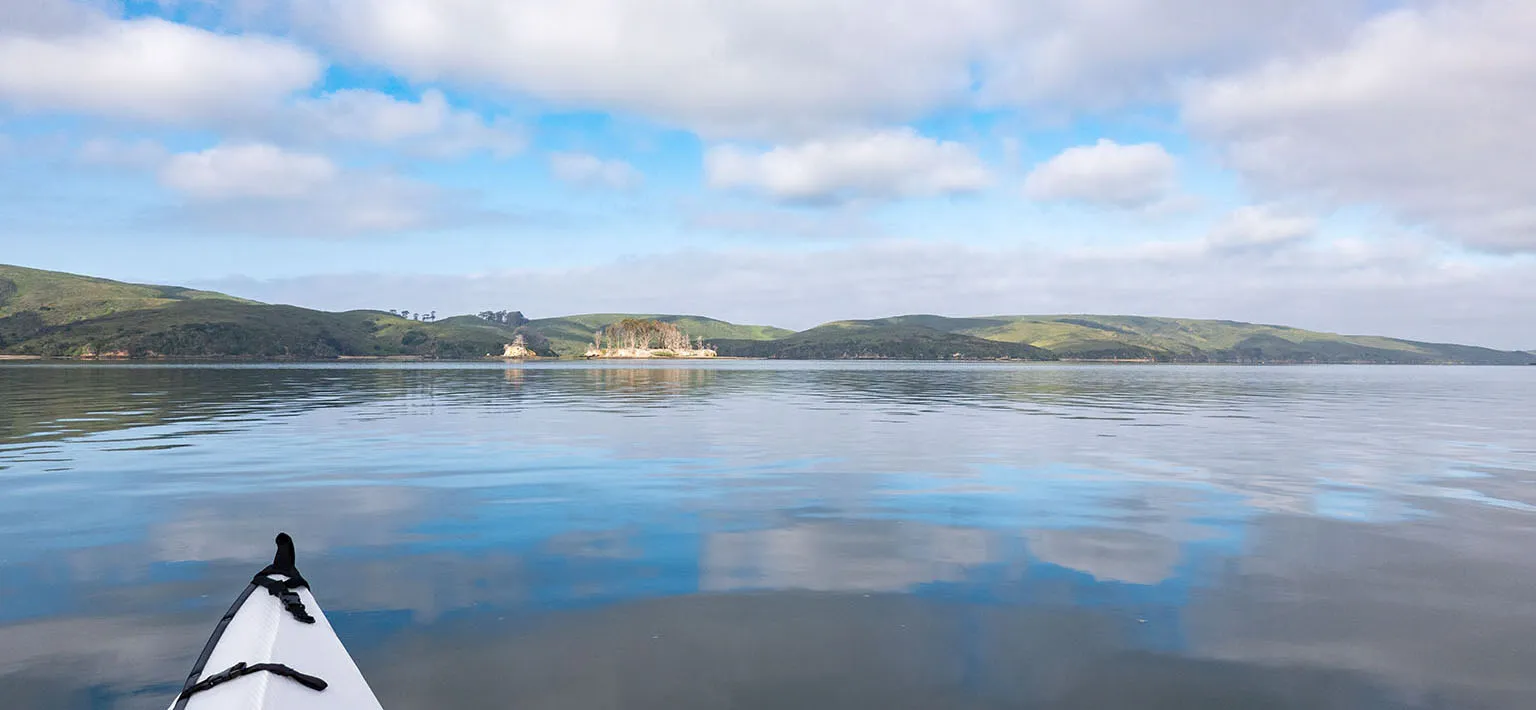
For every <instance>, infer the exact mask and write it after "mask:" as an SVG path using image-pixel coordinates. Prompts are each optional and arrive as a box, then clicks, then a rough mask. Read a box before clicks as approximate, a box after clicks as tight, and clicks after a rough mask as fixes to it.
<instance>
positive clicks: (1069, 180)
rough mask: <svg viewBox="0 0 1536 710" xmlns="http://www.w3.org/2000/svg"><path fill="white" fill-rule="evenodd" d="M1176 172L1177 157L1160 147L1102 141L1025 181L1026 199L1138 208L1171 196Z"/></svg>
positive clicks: (1043, 166)
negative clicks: (1175, 158) (1175, 159)
mask: <svg viewBox="0 0 1536 710" xmlns="http://www.w3.org/2000/svg"><path fill="white" fill-rule="evenodd" d="M1177 173H1178V166H1177V164H1176V163H1175V161H1174V159H1173V156H1171V155H1169V154H1168V151H1166V150H1164V149H1163V147H1162V146H1161V145H1158V144H1157V143H1137V144H1135V145H1121V144H1119V143H1116V142H1114V141H1112V140H1108V139H1103V138H1101V139H1099V142H1098V143H1095V144H1094V145H1091V146H1078V147H1075V148H1068V149H1066V150H1064V151H1062V152H1061V153H1060V154H1058V155H1057V156H1056V157H1054V158H1051V159H1050V160H1047V161H1045V162H1044V163H1041V164H1040V165H1038V166H1036V167H1035V169H1034V170H1032V171H1030V173H1029V175H1028V176H1027V177H1026V178H1025V179H1024V194H1025V196H1027V197H1029V198H1030V199H1032V200H1040V201H1045V202H1050V201H1070V202H1083V203H1087V204H1092V205H1100V206H1108V207H1118V208H1121V209H1138V208H1145V207H1150V206H1152V205H1154V204H1157V203H1159V202H1162V201H1164V200H1167V199H1169V198H1170V197H1172V196H1173V194H1174V192H1175V190H1176V188H1177V181H1178V175H1177Z"/></svg>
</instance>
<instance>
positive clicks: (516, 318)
mask: <svg viewBox="0 0 1536 710" xmlns="http://www.w3.org/2000/svg"><path fill="white" fill-rule="evenodd" d="M475 315H476V316H478V317H479V318H480V319H481V320H488V321H490V322H492V323H500V324H502V325H505V326H508V327H512V328H516V327H518V326H520V325H523V324H524V323H527V322H528V319H527V318H525V317H523V312H522V311H480V312H479V313H476V314H475Z"/></svg>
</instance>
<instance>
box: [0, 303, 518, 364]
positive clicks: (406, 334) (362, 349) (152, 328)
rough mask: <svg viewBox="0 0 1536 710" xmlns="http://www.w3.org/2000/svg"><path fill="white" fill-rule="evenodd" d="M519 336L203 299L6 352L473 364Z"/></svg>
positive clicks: (66, 331)
mask: <svg viewBox="0 0 1536 710" xmlns="http://www.w3.org/2000/svg"><path fill="white" fill-rule="evenodd" d="M514 334H515V333H514V331H513V329H511V328H506V327H504V326H499V325H496V324H493V323H487V322H485V321H481V320H479V319H476V318H466V319H459V318H453V319H445V320H443V321H439V322H436V323H422V322H418V321H411V320H406V319H404V318H400V317H397V316H392V315H390V314H388V313H382V312H379V311H347V312H345V313H328V312H325V311H314V310H310V309H307V308H298V307H295V306H271V305H264V304H251V303H241V302H236V301H225V300H219V299H206V300H203V299H199V300H190V301H182V302H177V303H172V304H170V305H166V306H162V307H156V308H148V309H144V310H137V311H123V312H118V313H114V314H112V315H108V316H104V317H101V318H93V319H89V320H83V321H76V322H74V323H68V324H64V325H60V326H50V327H48V328H45V329H44V330H43V331H42V332H40V333H37V334H34V335H33V336H31V337H29V338H27V339H25V340H22V341H21V342H15V343H12V344H10V345H9V346H8V347H5V348H4V351H6V352H12V353H21V354H33V355H50V356H69V355H79V354H81V353H83V352H85V351H86V350H93V351H96V352H109V351H116V350H125V351H127V352H128V353H129V354H130V355H133V356H135V357H138V356H146V355H166V356H172V357H215V356H234V357H256V358H273V357H277V358H282V357H290V358H327V357H337V356H342V355H348V356H368V355H377V356H386V355H423V356H435V357H454V358H469V357H481V356H484V355H487V354H500V353H501V346H502V344H504V343H507V342H509V341H511V339H512V338H513V336H514Z"/></svg>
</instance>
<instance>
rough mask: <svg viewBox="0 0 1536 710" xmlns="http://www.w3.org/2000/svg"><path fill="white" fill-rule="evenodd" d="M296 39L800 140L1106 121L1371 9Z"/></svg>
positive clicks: (767, 13)
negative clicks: (1090, 115) (989, 118)
mask: <svg viewBox="0 0 1536 710" xmlns="http://www.w3.org/2000/svg"><path fill="white" fill-rule="evenodd" d="M288 4H289V5H290V6H291V13H290V14H291V17H292V21H293V23H294V25H295V26H296V27H297V28H298V29H299V31H300V32H301V33H303V34H305V35H306V36H309V37H312V38H314V39H315V41H318V42H322V43H325V44H328V45H330V46H333V47H335V48H337V50H339V51H340V52H342V53H344V54H348V55H352V56H355V57H358V58H361V59H363V60H365V61H368V62H373V63H378V64H381V65H384V66H387V67H390V68H392V69H395V70H397V71H400V72H402V73H404V74H405V75H406V76H408V77H410V78H412V79H414V80H417V81H429V82H437V81H451V82H457V83H461V84H473V85H486V84H489V85H494V86H498V87H501V88H503V89H506V90H510V91H513V92H517V93H525V94H529V95H533V96H537V97H540V98H543V99H546V100H550V101H554V102H556V103H559V104H565V105H575V106H580V107H596V108H603V109H616V110H621V111H632V112H637V113H640V114H643V115H645V116H647V117H650V118H654V119H660V120H662V121H664V122H669V123H672V124H676V125H682V126H686V127H688V128H692V129H695V130H699V131H702V132H704V133H705V134H706V135H708V136H710V137H715V138H721V137H726V138H757V139H769V140H796V139H803V138H806V137H813V136H816V135H822V134H825V133H827V132H829V131H834V130H838V129H849V128H857V127H867V126H869V125H881V124H889V123H897V122H903V121H907V120H911V119H914V118H917V117H919V116H922V115H926V114H928V113H929V112H931V111H932V110H934V109H935V108H940V107H946V106H957V105H963V104H968V103H971V102H974V101H976V100H978V99H980V100H982V101H985V102H990V103H1000V104H1005V105H1020V104H1029V105H1034V104H1042V103H1043V104H1051V105H1060V106H1063V107H1065V108H1069V109H1071V108H1082V107H1088V108H1103V107H1110V106H1114V105H1118V104H1120V103H1123V102H1126V101H1138V100H1156V99H1162V98H1166V97H1167V96H1168V94H1169V93H1170V91H1171V88H1172V87H1174V86H1176V84H1177V82H1178V81H1179V80H1180V79H1184V78H1188V77H1190V76H1202V75H1208V74H1211V73H1214V72H1218V71H1221V70H1225V69H1230V68H1232V67H1241V66H1249V65H1251V64H1252V63H1253V62H1254V61H1256V60H1257V59H1260V58H1263V57H1265V56H1267V55H1268V54H1270V53H1273V52H1276V51H1281V50H1292V49H1295V48H1302V47H1311V46H1325V45H1326V44H1327V43H1329V42H1331V41H1333V40H1334V39H1336V38H1337V37H1338V36H1340V34H1341V33H1342V32H1344V31H1345V30H1346V29H1347V27H1348V26H1349V24H1350V22H1351V21H1352V20H1354V19H1356V18H1357V17H1358V16H1359V15H1360V13H1361V12H1362V11H1363V10H1362V8H1365V7H1367V6H1368V4H1367V2H1366V1H1365V0H1251V1H1249V2H1244V3H1218V4H1213V3H1210V2H1208V1H1206V0H1096V1H1095V2H1091V3H1084V2H1078V1H1076V0H1038V1H1035V2H1027V3H1024V2H1017V1H1016V0H959V1H958V2H947V1H942V0H896V2H889V1H884V2H882V1H881V0H737V1H735V2H717V3H709V2H697V1H696V0H572V1H570V2H560V3H550V2H540V1H539V0H441V1H440V2H436V3H431V4H422V3H420V2H415V1H414V0H330V1H329V2H325V3H312V2H297V1H296V0H288Z"/></svg>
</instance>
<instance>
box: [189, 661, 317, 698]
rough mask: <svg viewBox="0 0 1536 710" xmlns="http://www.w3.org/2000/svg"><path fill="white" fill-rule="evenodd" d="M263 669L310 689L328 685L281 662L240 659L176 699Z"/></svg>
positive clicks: (199, 682)
mask: <svg viewBox="0 0 1536 710" xmlns="http://www.w3.org/2000/svg"><path fill="white" fill-rule="evenodd" d="M263 671H265V672H267V673H271V674H273V675H280V676H283V677H285V678H292V679H294V680H295V681H298V683H299V684H300V685H302V686H304V687H306V688H309V689H311V690H325V687H326V686H327V685H329V684H328V683H326V682H325V680H324V679H323V678H316V677H314V676H312V675H306V674H304V673H300V672H298V671H296V670H294V669H292V668H289V667H288V666H285V665H283V664H281V663H257V664H256V665H254V666H248V665H246V664H245V661H241V662H239V663H236V664H235V665H233V666H230V667H229V668H227V669H225V670H222V671H219V672H218V673H215V674H213V675H211V676H208V677H207V678H204V679H202V680H200V681H198V682H197V684H196V685H193V686H192V687H190V688H187V689H185V690H183V691H181V695H179V696H177V700H180V699H182V698H190V697H192V696H193V695H196V694H197V693H200V692H202V691H204V690H207V689H209V688H212V687H214V686H216V685H218V684H220V683H224V682H227V681H231V680H234V679H236V678H239V677H240V676H243V675H250V674H252V673H261V672H263Z"/></svg>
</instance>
